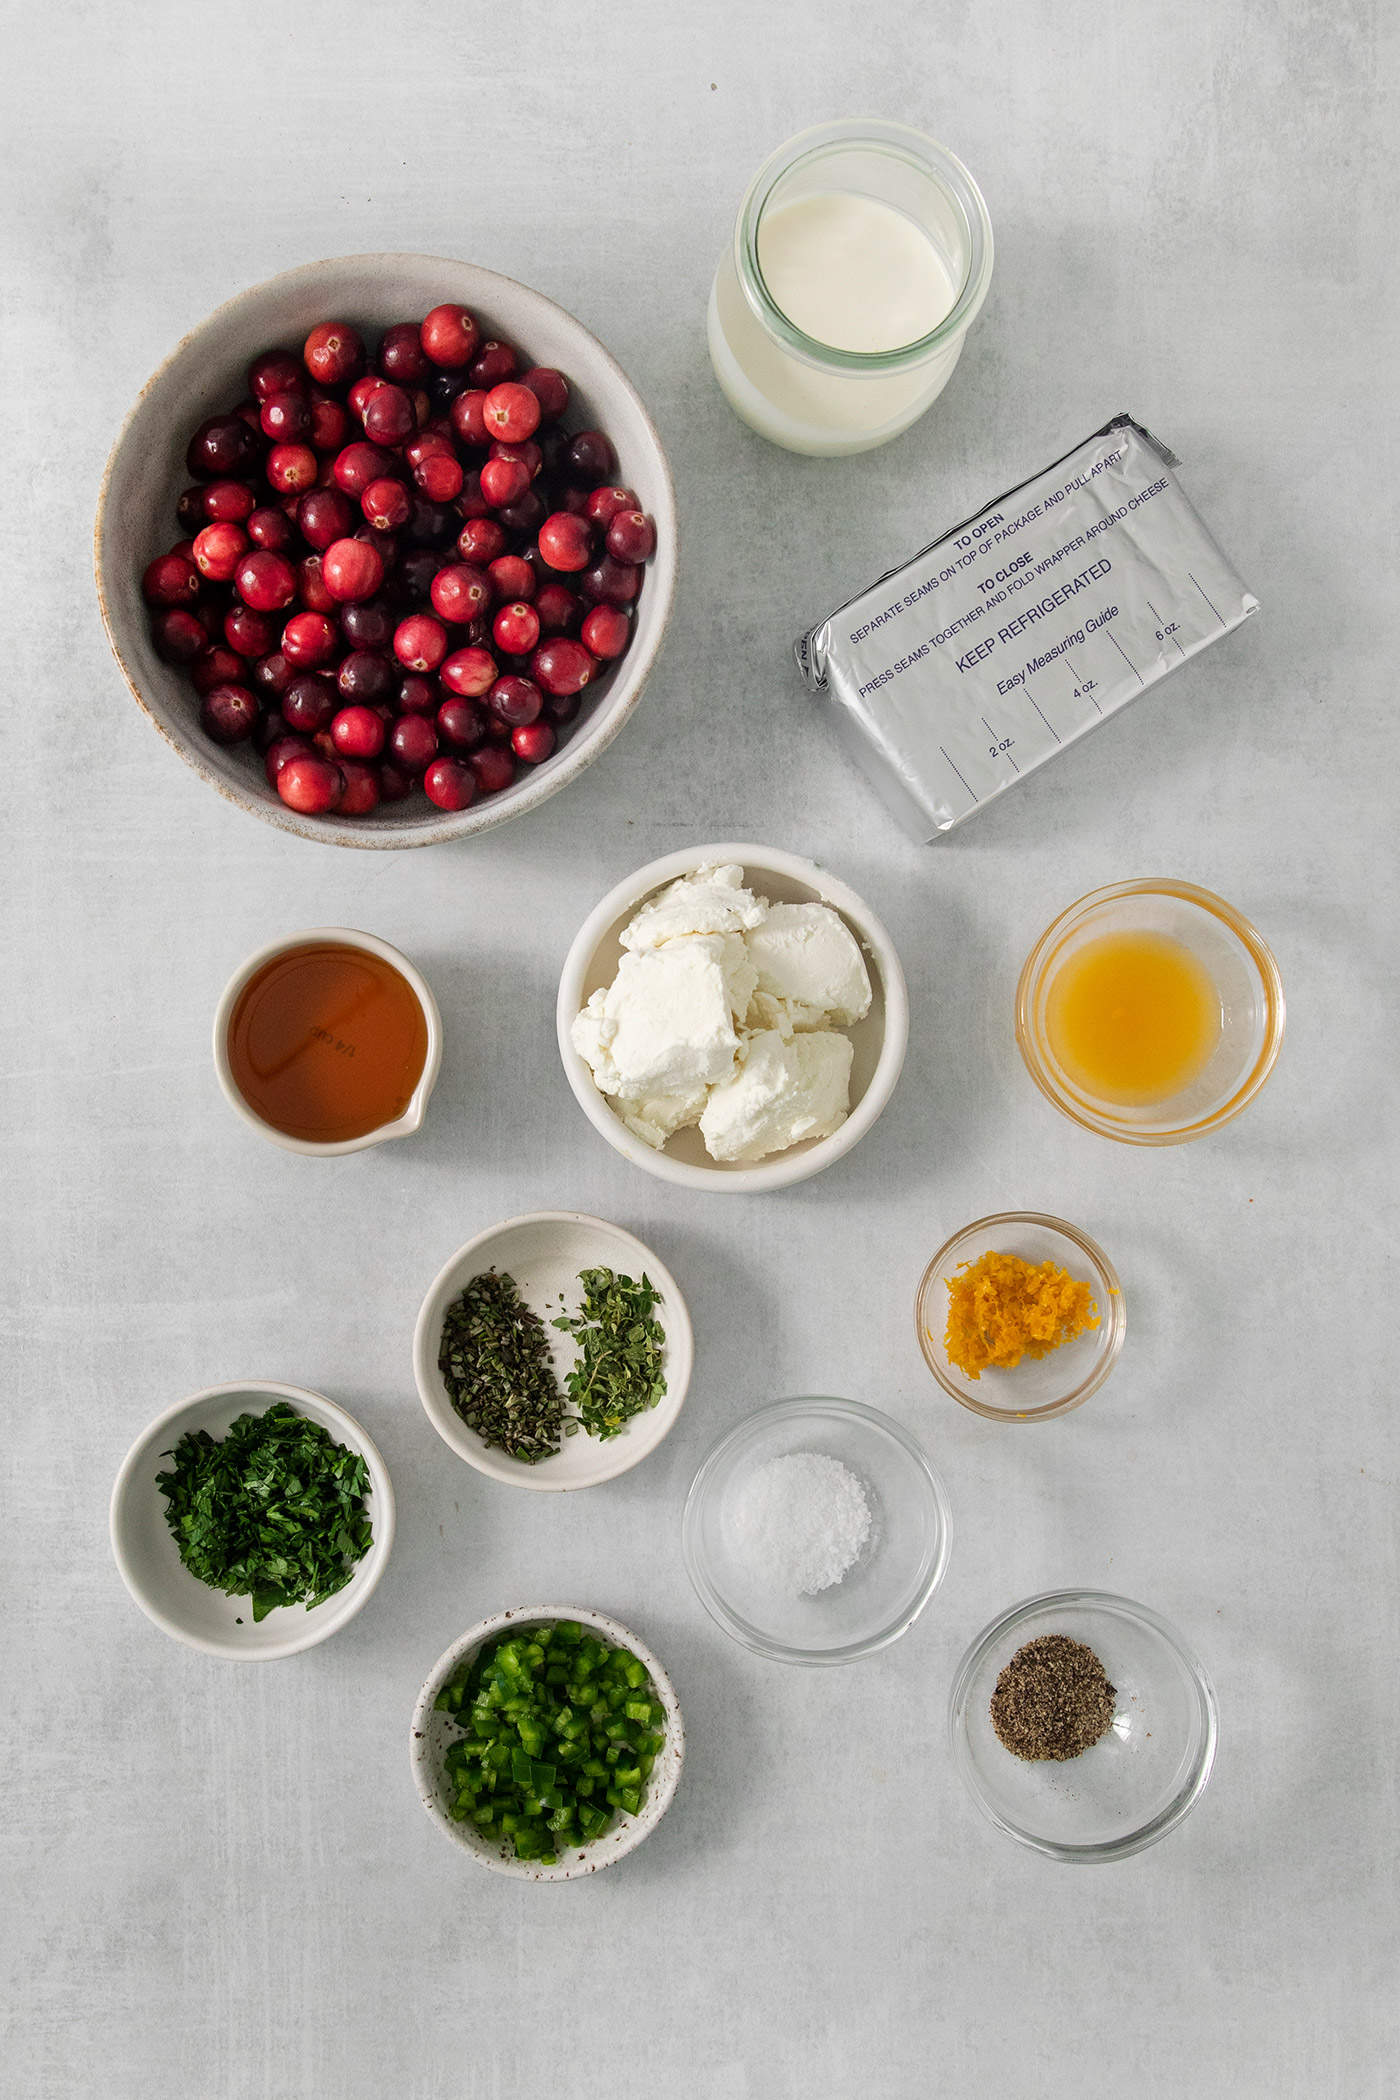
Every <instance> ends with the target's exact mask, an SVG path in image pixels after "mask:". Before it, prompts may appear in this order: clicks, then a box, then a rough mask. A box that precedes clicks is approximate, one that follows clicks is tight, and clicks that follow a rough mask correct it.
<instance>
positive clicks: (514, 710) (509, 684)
mask: <svg viewBox="0 0 1400 2100" xmlns="http://www.w3.org/2000/svg"><path fill="white" fill-rule="evenodd" d="M486 705H487V706H488V707H489V708H490V710H491V712H492V714H493V715H494V716H495V717H496V720H497V721H498V722H505V723H507V724H508V725H509V727H510V728H512V729H516V728H519V727H520V725H521V724H522V723H525V722H533V721H534V720H535V719H536V717H537V716H538V714H539V712H540V709H541V708H542V707H543V706H544V695H543V694H542V693H541V691H540V689H539V687H538V686H537V685H536V684H535V683H534V681H533V679H529V678H498V679H497V680H496V683H495V684H494V685H493V686H492V688H491V690H490V692H489V693H488V694H487V695H486Z"/></svg>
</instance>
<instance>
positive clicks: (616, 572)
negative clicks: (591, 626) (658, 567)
mask: <svg viewBox="0 0 1400 2100" xmlns="http://www.w3.org/2000/svg"><path fill="white" fill-rule="evenodd" d="M578 587H579V589H580V591H581V592H582V593H583V595H584V597H585V598H586V599H587V600H588V602H589V604H590V605H631V604H632V603H633V601H634V600H635V598H636V596H637V593H638V591H639V590H640V589H641V587H642V572H641V570H640V569H636V568H633V567H632V566H631V564H630V563H628V562H620V561H614V560H613V558H612V556H611V555H610V554H605V555H604V556H603V559H602V560H601V561H596V562H594V564H593V566H592V568H591V569H586V570H585V571H584V573H583V575H582V576H581V577H580V578H579V585H578Z"/></svg>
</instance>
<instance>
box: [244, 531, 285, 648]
mask: <svg viewBox="0 0 1400 2100" xmlns="http://www.w3.org/2000/svg"><path fill="white" fill-rule="evenodd" d="M233 587H234V589H235V590H236V591H237V593H238V595H239V597H240V598H241V599H242V600H243V603H244V604H245V605H250V606H251V607H252V608H253V611H254V612H280V611H281V610H282V607H283V606H284V605H290V604H291V602H292V600H293V598H294V597H295V596H296V589H297V574H296V570H295V569H294V568H293V567H292V565H291V563H290V562H289V561H288V560H287V557H286V555H285V554H273V553H272V552H271V551H270V550H269V549H268V548H266V547H258V548H256V549H255V550H254V551H253V553H251V554H245V555H244V557H243V559H242V561H241V562H240V563H239V564H238V567H237V568H236V569H235V570H234V574H233ZM257 653H258V655H261V654H262V651H261V650H259V651H258V652H257Z"/></svg>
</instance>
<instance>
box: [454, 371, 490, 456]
mask: <svg viewBox="0 0 1400 2100" xmlns="http://www.w3.org/2000/svg"><path fill="white" fill-rule="evenodd" d="M449 413H450V415H451V417H452V428H453V429H454V430H455V431H456V433H457V435H458V437H459V438H460V439H461V440H462V443H463V444H464V445H485V444H488V443H489V442H490V436H491V433H490V432H489V431H488V430H487V428H486V393H485V390H484V389H483V388H482V387H475V386H474V387H467V388H466V389H465V391H464V392H462V393H460V394H458V395H457V397H456V399H455V400H454V401H453V403H452V407H451V409H450V411H449Z"/></svg>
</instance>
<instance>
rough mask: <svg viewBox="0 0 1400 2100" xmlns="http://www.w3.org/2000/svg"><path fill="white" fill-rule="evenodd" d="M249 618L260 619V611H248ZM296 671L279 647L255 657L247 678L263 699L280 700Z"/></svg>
mask: <svg viewBox="0 0 1400 2100" xmlns="http://www.w3.org/2000/svg"><path fill="white" fill-rule="evenodd" d="M248 617H249V618H250V619H259V620H260V619H261V618H262V617H263V616H262V614H261V613H250V614H249V616H248ZM295 676H296V673H295V672H294V671H293V669H292V667H291V665H290V664H289V663H288V662H287V659H286V657H285V656H284V655H283V654H282V651H281V650H280V649H274V650H271V651H270V652H269V653H268V654H267V655H265V656H259V657H255V658H254V660H253V662H252V663H251V664H250V665H249V667H248V679H249V682H250V684H252V685H255V686H256V687H257V689H258V691H259V692H260V693H261V695H262V697H263V699H264V700H280V698H281V696H282V695H283V693H285V692H286V690H287V687H288V686H289V685H290V684H291V682H292V680H293V678H294V677H295Z"/></svg>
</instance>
